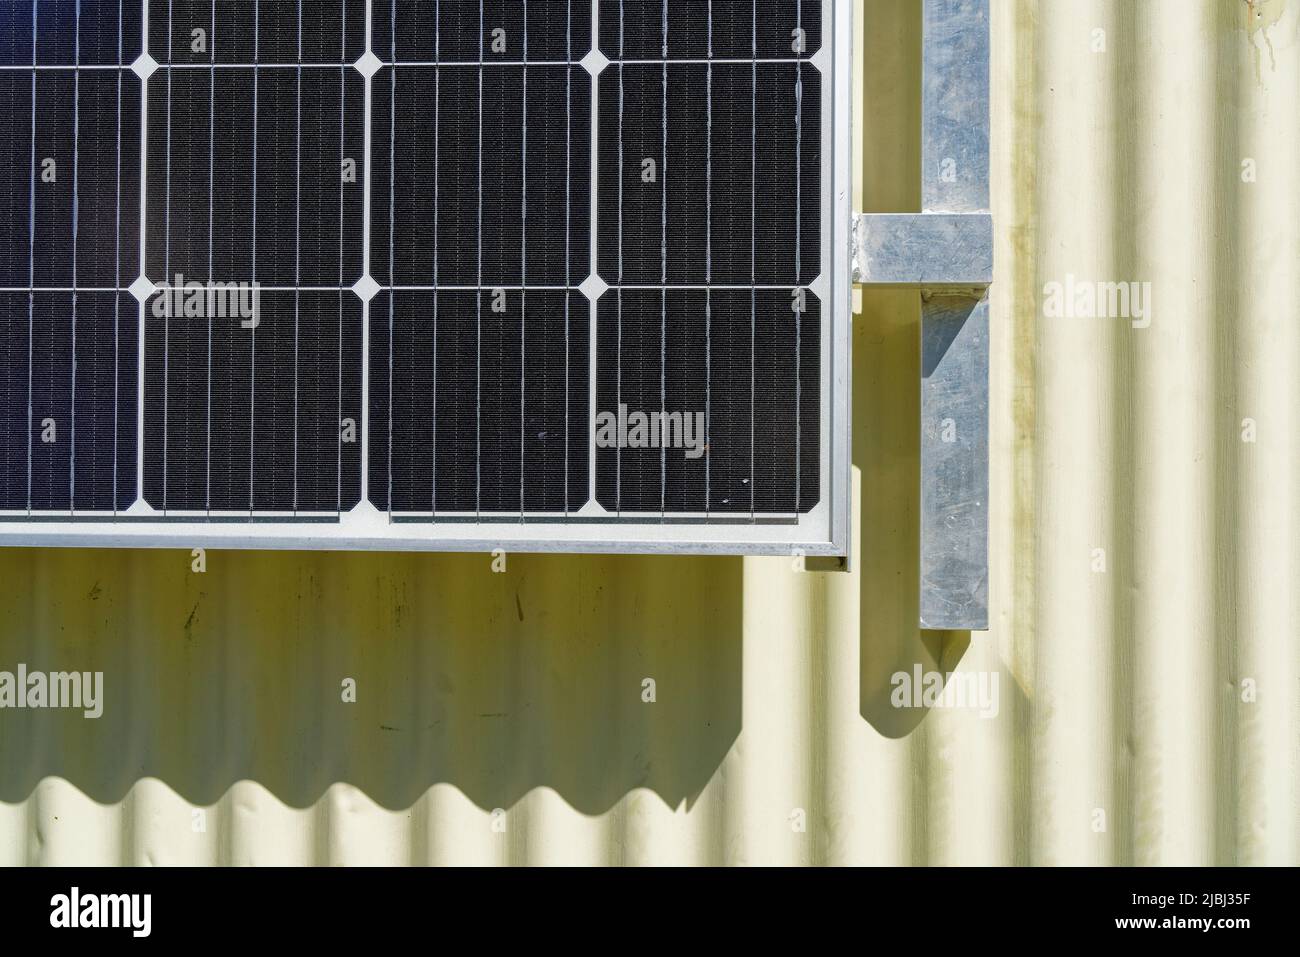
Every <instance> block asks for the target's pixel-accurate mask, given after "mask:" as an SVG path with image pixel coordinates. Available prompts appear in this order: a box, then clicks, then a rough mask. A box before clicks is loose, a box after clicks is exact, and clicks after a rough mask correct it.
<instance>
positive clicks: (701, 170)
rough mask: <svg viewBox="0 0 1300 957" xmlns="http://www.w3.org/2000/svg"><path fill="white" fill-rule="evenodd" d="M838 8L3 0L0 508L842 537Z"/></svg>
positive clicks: (133, 537) (266, 539)
mask: <svg viewBox="0 0 1300 957" xmlns="http://www.w3.org/2000/svg"><path fill="white" fill-rule="evenodd" d="M845 6H846V5H843V4H840V5H836V4H834V3H832V2H831V0H750V2H748V3H746V2H721V0H700V2H695V0H692V2H689V3H688V2H686V0H552V2H542V0H532V2H527V0H510V2H505V0H434V2H428V0H421V2H416V0H314V2H310V3H308V2H305V0H251V2H249V0H242V2H236V0H39V2H37V0H31V2H29V0H0V114H2V115H3V119H4V123H5V127H6V129H7V130H10V131H12V132H11V135H10V136H8V137H6V138H5V141H4V142H3V143H0V151H2V158H3V160H4V161H5V166H6V168H7V169H8V170H10V171H11V174H10V176H9V177H8V178H7V179H8V183H7V186H6V187H5V188H2V189H0V225H2V226H3V229H0V343H2V344H3V353H2V354H0V542H7V543H15V542H32V543H50V544H70V543H83V544H96V543H108V542H112V543H127V544H130V543H136V544H142V545H164V544H186V545H195V544H204V543H210V544H214V545H222V544H226V545H232V546H250V547H252V546H269V547H288V546H301V547H364V548H402V549H404V548H447V549H469V548H479V547H489V548H490V547H513V548H519V549H532V550H630V551H654V550H667V551H722V552H744V553H749V552H753V553H772V552H788V551H790V550H792V549H800V550H803V551H806V552H807V553H809V554H818V553H822V554H842V553H843V552H844V550H845V547H846V544H847V468H848V464H847V455H848V402H847V384H848V382H847V379H848V373H847V370H848V358H847V350H848V335H847V330H848V309H847V290H848V282H849V266H848V262H847V254H848V249H847V245H848V244H847V236H848V231H849V216H848V205H847V203H848V200H847V196H848V187H847V184H848V170H847V129H846V125H847V124H846V117H847V70H848V47H849V42H848V40H847V39H846V37H847V35H848V33H849V31H848V30H847V26H848V18H849V17H851V12H848V11H846V10H845V9H844V7H845ZM837 118H838V120H839V121H838V122H837ZM840 236H842V237H845V241H844V242H840V241H838V240H837V239H836V237H840ZM841 247H843V248H841Z"/></svg>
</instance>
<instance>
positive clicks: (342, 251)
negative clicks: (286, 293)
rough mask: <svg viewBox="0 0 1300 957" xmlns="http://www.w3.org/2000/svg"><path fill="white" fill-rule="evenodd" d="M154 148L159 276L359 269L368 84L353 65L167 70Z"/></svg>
mask: <svg viewBox="0 0 1300 957" xmlns="http://www.w3.org/2000/svg"><path fill="white" fill-rule="evenodd" d="M300 78H301V84H302V85H301V95H300V91H299V79H300ZM254 118H256V130H254ZM255 133H256V136H255V135H254V134H255ZM149 155H150V172H149V235H148V247H147V248H148V268H147V272H148V275H149V278H150V279H151V280H152V281H153V282H154V283H155V284H157V285H162V284H164V283H166V282H170V281H172V280H174V277H175V276H177V275H178V274H179V275H182V276H184V277H185V279H186V280H196V281H201V282H206V281H207V280H208V279H213V280H214V281H218V282H234V281H251V280H253V279H256V280H257V281H259V282H261V283H263V284H265V285H279V286H294V285H302V286H336V285H346V286H351V285H352V284H353V283H355V282H356V281H357V280H358V279H360V278H361V274H362V258H361V255H362V249H361V236H362V216H363V192H364V191H363V188H362V178H363V174H364V170H363V169H362V164H363V163H364V159H365V91H364V82H363V80H362V78H361V75H360V74H359V73H357V71H356V70H354V69H352V68H351V67H348V68H346V69H304V70H301V71H300V70H296V69H284V68H275V69H260V70H258V71H257V72H256V77H255V76H254V71H253V70H252V69H245V68H224V69H218V70H215V71H212V70H206V69H172V70H170V71H169V70H166V69H165V68H164V69H162V70H160V71H159V72H158V73H156V74H154V77H153V78H152V80H151V81H150V97H149ZM254 164H256V169H255V168H254ZM349 164H351V165H349ZM255 217H256V218H255Z"/></svg>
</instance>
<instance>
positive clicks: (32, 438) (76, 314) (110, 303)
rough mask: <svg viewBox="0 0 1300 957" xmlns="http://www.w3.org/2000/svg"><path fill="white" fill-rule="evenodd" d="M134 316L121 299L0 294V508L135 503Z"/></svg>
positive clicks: (104, 507) (102, 507) (129, 301)
mask: <svg viewBox="0 0 1300 957" xmlns="http://www.w3.org/2000/svg"><path fill="white" fill-rule="evenodd" d="M136 317H137V305H136V301H135V299H133V298H132V297H130V296H128V295H121V296H118V295H114V294H113V293H111V292H110V293H94V292H81V293H78V294H77V295H76V297H75V298H74V296H73V294H72V293H71V292H36V293H33V294H32V295H31V296H30V297H29V295H28V294H27V293H15V292H5V293H0V355H3V361H0V509H10V510H19V509H31V510H34V511H54V510H57V511H68V510H74V509H75V510H77V511H106V512H112V511H113V510H115V509H126V508H128V507H129V506H130V505H131V503H132V502H133V501H134V500H135V497H136V488H135V484H136V474H135V456H136V445H135V436H136V399H135V396H136V377H137V372H136V370H137V362H136V354H137V353H136V346H137V340H136ZM74 356H75V362H74V361H73V360H74Z"/></svg>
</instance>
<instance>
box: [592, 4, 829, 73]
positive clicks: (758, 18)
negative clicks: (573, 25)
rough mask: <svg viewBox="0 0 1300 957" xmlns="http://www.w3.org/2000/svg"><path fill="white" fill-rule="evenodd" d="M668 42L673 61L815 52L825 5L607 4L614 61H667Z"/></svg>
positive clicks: (608, 45) (604, 43)
mask: <svg viewBox="0 0 1300 957" xmlns="http://www.w3.org/2000/svg"><path fill="white" fill-rule="evenodd" d="M710 22H711V24H712V29H710ZM665 25H666V26H667V36H666V37H665V32H664V31H665ZM796 30H802V31H803V37H802V41H801V49H800V52H796V50H795V43H796V39H798V38H796V36H795V35H794V33H795V31H796ZM665 44H666V45H667V48H668V59H670V60H682V59H705V58H707V57H710V56H712V57H713V58H714V59H729V58H737V59H742V60H749V59H751V58H758V59H763V60H770V59H782V58H794V57H797V56H804V57H807V56H811V55H812V54H814V53H816V52H817V50H818V48H820V47H821V4H820V3H819V2H817V0H757V2H753V0H751V2H748V3H747V2H745V0H718V2H716V3H700V2H698V0H690V2H681V0H673V2H671V3H669V2H666V0H619V2H614V3H610V2H605V3H602V4H601V16H600V49H601V52H602V53H604V54H605V56H607V57H609V58H610V59H611V60H618V59H628V60H661V59H663V57H664V46H665Z"/></svg>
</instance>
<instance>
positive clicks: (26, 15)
mask: <svg viewBox="0 0 1300 957" xmlns="http://www.w3.org/2000/svg"><path fill="white" fill-rule="evenodd" d="M140 17H141V7H140V2H139V0H39V2H33V0H0V65H7V66H23V65H30V64H31V63H32V62H33V56H35V62H36V63H38V64H40V65H41V66H76V65H81V66H110V65H114V64H119V63H121V64H130V63H132V62H134V61H135V59H136V57H138V56H139V55H140V53H141V50H142V47H141V41H140ZM33 25H34V26H35V28H36V45H35V50H34V51H33V49H32V27H33Z"/></svg>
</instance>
